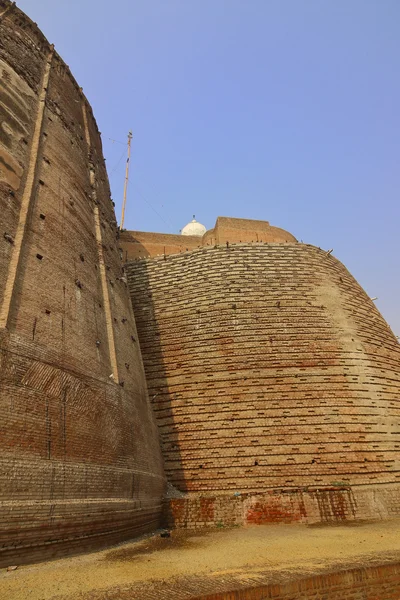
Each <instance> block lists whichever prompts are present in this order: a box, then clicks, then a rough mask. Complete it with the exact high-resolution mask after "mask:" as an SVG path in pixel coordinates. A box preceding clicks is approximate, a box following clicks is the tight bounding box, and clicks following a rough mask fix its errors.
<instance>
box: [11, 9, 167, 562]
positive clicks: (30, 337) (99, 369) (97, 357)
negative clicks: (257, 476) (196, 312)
mask: <svg viewBox="0 0 400 600" xmlns="http://www.w3.org/2000/svg"><path fill="white" fill-rule="evenodd" d="M0 39H1V45H0V77H1V80H2V88H1V90H2V91H1V96H0V121H1V124H0V125H1V126H0V202H1V217H0V223H1V232H0V282H1V283H0V380H1V383H0V415H1V416H0V429H1V434H0V448H1V457H0V503H1V513H0V564H7V563H8V562H9V560H18V561H19V562H22V561H24V560H32V559H36V558H43V557H45V556H49V555H51V556H53V555H56V554H57V553H62V552H67V551H71V550H81V549H85V548H90V547H94V546H96V545H100V544H104V543H107V542H109V541H118V540H121V539H125V538H128V537H132V536H133V535H135V534H137V533H140V532H142V531H146V530H149V529H151V528H154V527H156V526H157V524H158V522H159V518H160V514H161V496H162V493H163V489H164V478H163V472H162V461H161V455H160V450H159V442H158V433H157V428H156V425H155V422H154V418H153V414H152V409H151V406H150V403H149V401H148V395H147V388H146V382H145V377H144V371H143V364H142V359H141V354H140V349H139V344H138V339H137V331H136V325H135V322H134V318H133V313H132V306H131V303H130V300H129V295H128V293H127V285H126V282H125V280H124V277H123V270H122V265H121V263H120V256H119V251H118V244H117V239H116V238H117V230H116V220H115V215H114V209H113V204H112V201H111V198H110V190H109V185H108V179H107V174H106V170H105V166H104V159H103V155H102V148H101V140H100V135H99V132H98V130H97V126H96V123H95V120H94V118H93V115H92V111H91V108H90V106H89V104H88V102H87V100H86V99H85V97H84V96H83V94H82V90H81V89H80V88H79V86H78V85H77V83H76V81H75V80H74V79H73V77H72V75H71V73H70V72H69V69H68V67H67V66H66V65H65V63H63V61H62V60H61V58H60V57H59V56H58V55H57V53H56V52H55V51H54V48H53V47H52V46H50V45H49V43H48V42H47V40H46V39H45V38H44V37H43V35H42V34H41V32H40V31H39V30H38V28H37V27H36V25H35V24H34V23H32V22H31V21H30V20H29V19H28V18H27V17H26V16H25V15H24V14H23V13H22V12H21V11H20V10H19V9H17V8H16V7H15V6H13V5H11V3H9V2H6V1H4V0H0Z"/></svg>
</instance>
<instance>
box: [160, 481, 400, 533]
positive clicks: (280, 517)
mask: <svg viewBox="0 0 400 600" xmlns="http://www.w3.org/2000/svg"><path fill="white" fill-rule="evenodd" d="M399 516H400V486H399V485H387V486H381V487H378V486H374V487H372V486H352V487H350V486H333V487H323V488H322V487H321V488H300V489H289V490H270V491H267V492H264V493H260V494H254V493H253V494H247V493H246V494H241V493H238V492H235V493H234V494H229V495H198V494H196V495H194V494H188V495H186V496H184V497H182V498H170V499H168V500H166V501H165V505H164V523H165V525H166V526H167V527H173V528H178V529H180V528H183V529H198V528H202V527H232V526H242V525H251V524H253V525H262V524H267V523H293V522H304V523H307V524H317V523H341V522H343V521H376V520H387V519H393V518H396V517H399Z"/></svg>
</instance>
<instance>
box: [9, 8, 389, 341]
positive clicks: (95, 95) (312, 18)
mask: <svg viewBox="0 0 400 600" xmlns="http://www.w3.org/2000/svg"><path fill="white" fill-rule="evenodd" d="M18 5H19V6H20V7H21V8H22V9H23V10H24V11H25V12H27V13H28V14H29V16H30V17H31V18H32V19H33V20H34V21H36V22H37V23H38V24H39V26H40V27H41V29H42V31H43V32H44V33H45V35H46V36H47V37H48V39H49V40H50V41H51V42H53V43H55V45H56V48H57V50H58V52H59V53H60V54H61V56H62V57H63V58H64V60H65V61H66V62H67V64H69V66H70V68H71V70H72V72H73V73H74V75H75V77H76V79H77V80H78V82H79V84H80V85H82V86H83V88H84V91H85V93H86V95H87V97H88V99H89V101H90V103H91V104H92V107H93V109H94V113H95V115H96V118H97V122H98V125H99V129H100V130H101V131H102V133H103V144H104V152H105V156H106V159H107V165H108V170H109V176H110V181H111V186H112V191H113V197H114V200H115V202H116V205H117V216H118V219H119V218H120V207H121V199H122V190H123V179H124V167H125V156H124V152H125V150H124V146H123V145H122V144H120V143H113V142H110V141H109V139H108V138H112V139H115V140H118V141H119V142H121V141H122V142H125V140H126V135H127V132H128V130H129V129H132V130H133V134H134V139H133V155H132V162H131V181H130V187H129V192H128V203H129V204H128V208H127V216H126V222H125V225H126V228H128V229H139V230H149V231H164V232H171V233H173V232H178V231H179V230H180V229H181V228H182V227H183V226H184V225H185V224H186V223H187V222H188V221H189V220H190V219H191V216H192V214H195V215H196V217H197V218H198V220H199V221H201V222H202V223H204V225H206V227H207V228H210V227H212V226H213V224H214V222H215V219H216V217H217V216H218V215H224V216H234V217H247V218H254V219H265V220H268V221H270V222H271V224H273V225H277V226H280V227H283V228H285V229H288V230H289V231H290V232H292V233H293V234H294V235H295V236H296V237H297V238H298V239H299V240H303V241H305V242H308V243H312V244H315V245H316V246H321V247H322V248H326V249H330V248H334V254H335V255H336V256H337V257H338V258H339V259H340V260H342V261H343V262H344V264H345V265H346V266H347V268H348V269H349V270H350V271H351V272H352V274H353V275H354V276H355V277H356V278H357V279H358V280H359V282H360V283H361V285H363V287H364V288H365V289H366V291H367V292H368V293H369V294H370V295H371V296H378V297H379V299H378V301H377V306H378V308H379V309H380V310H381V312H382V313H383V315H384V316H385V318H386V319H387V320H388V322H389V323H390V325H391V326H392V328H393V330H394V332H395V334H397V335H400V308H399V303H400V302H399V296H400V281H399V276H400V268H399V262H400V261H399V224H400V202H399V190H400V108H399V107H400V77H399V73H400V35H399V23H400V2H399V0H329V1H327V0H118V1H116V2H114V3H110V2H106V1H105V0H96V1H95V0H57V1H55V0H19V2H18Z"/></svg>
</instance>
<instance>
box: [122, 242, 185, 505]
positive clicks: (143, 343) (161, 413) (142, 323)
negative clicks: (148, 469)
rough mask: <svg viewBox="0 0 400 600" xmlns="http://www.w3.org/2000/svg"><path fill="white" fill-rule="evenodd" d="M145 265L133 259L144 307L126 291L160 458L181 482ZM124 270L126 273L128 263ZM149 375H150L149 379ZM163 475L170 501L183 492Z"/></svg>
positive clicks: (172, 410)
mask: <svg viewBox="0 0 400 600" xmlns="http://www.w3.org/2000/svg"><path fill="white" fill-rule="evenodd" d="M140 246H141V249H143V251H144V252H147V250H146V249H145V248H144V247H143V246H142V245H141V244H140ZM148 265H149V263H148V261H147V260H136V261H135V272H134V275H133V276H134V277H136V278H137V280H140V287H141V290H140V295H141V297H142V298H143V297H147V302H146V304H145V305H143V304H142V303H141V302H140V301H139V298H137V296H136V295H135V293H134V292H133V291H132V289H130V290H129V291H130V296H131V301H132V306H133V312H134V315H135V320H136V325H137V330H138V336H139V341H140V348H141V352H142V357H143V363H144V369H145V373H146V378H147V385H148V393H149V399H150V403H151V406H152V409H153V411H154V413H155V417H156V421H157V424H158V430H159V436H160V445H161V450H162V454H163V456H165V454H166V453H167V454H168V457H169V458H168V461H169V463H171V455H172V456H173V457H174V460H173V462H174V470H176V471H178V472H179V473H180V474H181V477H179V479H180V480H181V481H184V479H185V477H184V470H183V465H182V455H181V452H180V445H179V427H178V426H177V425H176V423H175V414H179V412H180V411H179V404H177V400H178V399H177V398H175V397H174V396H173V395H171V393H170V390H169V386H168V377H167V366H166V363H165V360H164V354H163V346H162V343H161V331H160V326H159V323H158V321H157V318H156V311H155V308H154V302H153V300H152V298H153V292H152V291H151V289H152V286H151V285H150V278H149V274H148ZM127 268H128V271H129V263H128V265H127ZM128 281H129V284H128V285H129V288H131V284H130V278H129V277H128ZM143 311H146V312H147V314H146V315H145V318H143V316H144V315H142V314H141V313H143ZM150 373H151V376H149V374H150ZM174 400H175V405H174V406H173V405H172V402H173V401H174ZM178 402H179V400H178ZM183 402H184V401H183ZM167 446H168V447H167ZM165 472H166V476H167V483H168V488H167V496H168V497H170V498H174V497H177V498H180V497H182V496H183V495H184V492H186V490H185V489H178V488H176V487H174V486H173V485H172V483H171V481H170V478H168V472H167V471H165Z"/></svg>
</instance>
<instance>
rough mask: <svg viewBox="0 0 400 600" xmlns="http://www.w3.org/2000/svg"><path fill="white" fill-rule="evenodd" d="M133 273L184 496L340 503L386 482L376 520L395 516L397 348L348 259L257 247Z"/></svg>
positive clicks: (169, 466) (150, 374) (152, 380)
mask: <svg viewBox="0 0 400 600" xmlns="http://www.w3.org/2000/svg"><path fill="white" fill-rule="evenodd" d="M127 271H128V278H129V288H130V292H131V298H132V302H133V306H134V312H135V316H136V321H137V326H138V333H139V339H140V344H141V349H142V353H143V357H144V364H145V370H146V374H147V381H148V386H149V393H150V396H151V397H152V398H153V406H154V410H155V412H156V416H157V421H158V425H159V430H160V434H161V440H162V447H163V452H164V458H165V468H166V473H167V476H168V479H169V480H170V482H171V483H172V484H173V485H174V486H175V487H176V488H178V489H179V490H181V491H183V492H190V493H195V494H202V495H210V496H212V492H214V493H217V494H223V493H224V492H227V491H229V492H238V493H242V494H243V493H245V494H250V495H251V494H253V495H254V494H257V493H260V492H263V491H267V490H276V489H278V490H279V489H285V490H289V489H292V490H299V489H303V488H305V487H313V488H315V489H317V488H324V487H325V488H333V491H332V498H331V500H329V503H331V502H335V493H334V490H335V489H336V488H337V487H347V488H348V487H349V486H350V487H353V486H367V485H368V486H373V487H374V486H377V488H379V489H381V486H382V485H383V484H391V485H393V486H394V487H393V488H392V489H391V492H390V494H386V495H385V494H383V496H382V498H383V497H384V498H385V502H388V503H389V504H388V505H385V506H382V507H381V511H380V512H381V515H382V517H383V516H384V515H387V514H388V512H390V510H391V506H393V507H395V510H396V511H397V508H398V489H399V488H398V482H399V478H400V470H399V466H400V461H399V456H400V455H399V449H400V439H399V438H400V427H399V416H400V405H399V402H398V400H399V394H400V346H399V344H398V342H397V340H396V338H395V337H394V336H393V334H392V332H391V331H390V329H389V327H388V325H387V324H386V322H385V321H384V319H383V318H382V316H381V315H380V314H379V312H378V311H377V309H376V307H375V306H374V304H373V302H372V301H371V300H370V299H369V298H368V296H367V295H366V294H365V292H364V291H363V290H362V289H361V288H360V286H359V285H358V284H357V282H356V281H355V280H354V278H353V277H352V276H351V275H350V274H349V272H348V271H347V270H346V269H345V267H344V266H343V265H342V264H341V263H340V262H339V261H337V260H336V259H335V258H334V257H333V256H332V255H329V254H327V253H326V252H324V251H322V250H320V249H319V248H315V247H313V246H309V245H304V244H297V243H288V244H274V243H270V244H264V243H262V244H261V243H252V244H237V245H232V246H231V245H230V246H229V247H226V246H223V247H208V248H200V249H195V250H192V251H189V252H187V253H184V254H180V255H174V256H167V257H165V258H164V257H156V258H153V259H145V260H139V261H132V262H130V263H128V265H127ZM395 498H396V500H395ZM182 502H183V501H182ZM338 502H339V504H338V508H337V511H338V512H339V513H340V510H342V509H341V508H340V502H341V500H340V501H339V500H338ZM360 502H361V500H360ZM361 505H362V503H361ZM346 506H348V503H346ZM321 510H322V512H323V511H324V509H323V507H321ZM365 511H366V512H368V510H367V508H366V509H365ZM358 517H360V518H362V517H363V515H362V509H361V510H359V512H358ZM204 521H206V519H204Z"/></svg>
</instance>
